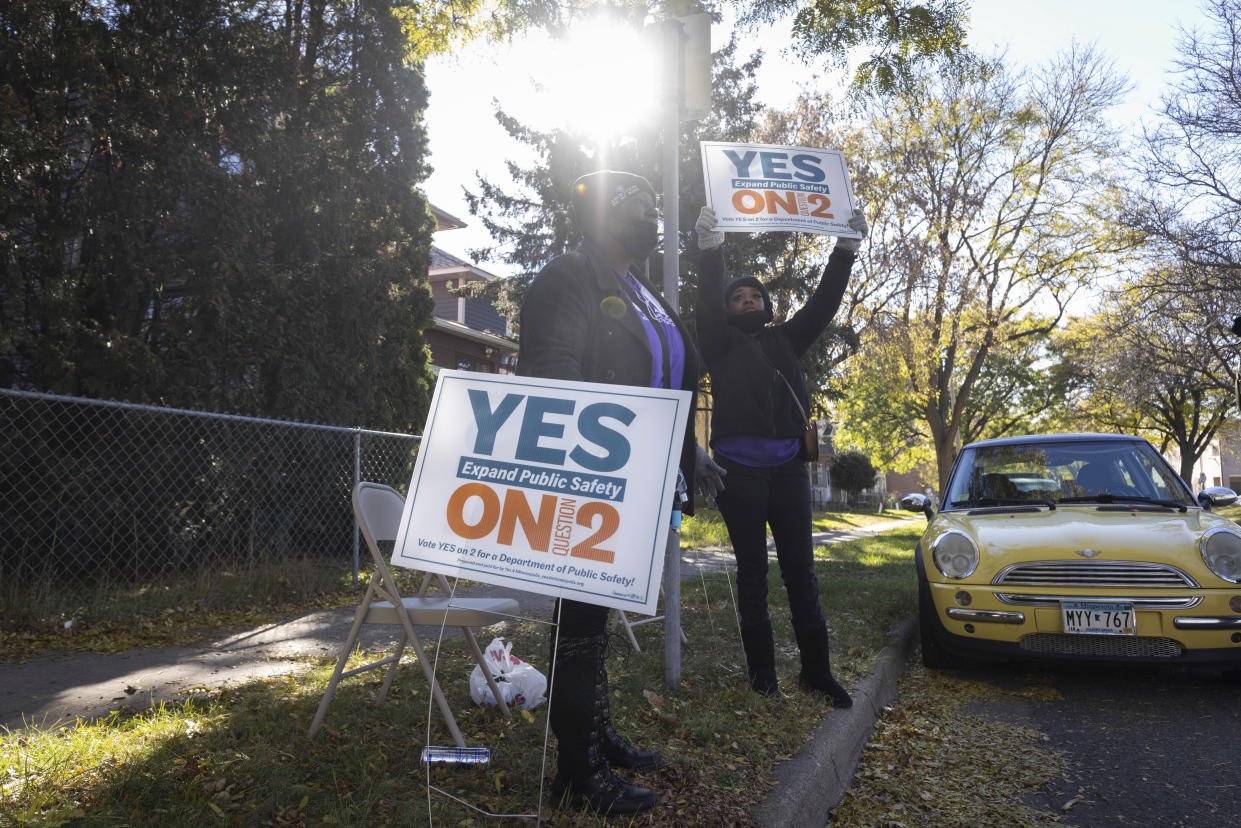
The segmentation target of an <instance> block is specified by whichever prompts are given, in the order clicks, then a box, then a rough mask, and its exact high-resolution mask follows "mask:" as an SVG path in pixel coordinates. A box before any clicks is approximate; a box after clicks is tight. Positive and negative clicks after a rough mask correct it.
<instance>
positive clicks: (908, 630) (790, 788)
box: [751, 618, 918, 828]
mask: <svg viewBox="0 0 1241 828" xmlns="http://www.w3.org/2000/svg"><path fill="white" fill-rule="evenodd" d="M917 629H918V624H917V621H916V620H915V619H914V618H907V619H905V620H904V621H902V622H901V623H900V624H898V625H896V627H895V628H893V631H892V639H891V643H889V644H888V646H886V647H884V648H883V650H882V652H880V653H879V656H878V658H877V659H876V661H875V671H874V672H873V673H871V675H870V676H868V677H867V678H866V679H865V680H864V681H863V682H862V683H861V685H859V686H858V687H857V689H856V690H854V692H853V707H851V708H848V709H847V710H835V711H832V712H830V713H828V714H827V715H826V716H824V717H823V719H822V721H820V722H819V724H818V726H817V727H816V728H815V729H814V732H812V733H811V734H810V739H809V740H808V741H807V743H806V746H805V747H804V748H802V750H801V752H799V753H798V754H797V755H796V756H794V757H793V758H792V759H789V760H788V761H786V762H784V763H783V764H781V765H780V766H779V768H777V770H776V786H775V788H773V789H772V791H771V793H770V794H768V796H767V798H766V799H765V800H763V801H762V802H760V803H758V804H757V805H755V806H754V807H753V808H752V809H751V813H752V814H753V815H754V818H755V819H757V820H758V822H759V824H760V825H763V826H764V828H784V826H791V825H795V826H806V825H827V818H828V812H829V811H830V810H831V809H832V808H833V807H835V806H836V805H837V804H839V802H840V800H841V799H843V798H844V795H845V792H846V791H847V790H848V789H849V783H850V782H851V781H853V774H854V773H855V772H856V771H857V766H858V761H859V759H861V756H862V748H864V747H865V746H866V741H867V739H869V738H870V733H871V730H872V729H873V728H874V726H875V719H876V718H877V716H878V714H879V711H881V710H882V709H883V708H884V707H886V706H888V705H889V704H891V703H892V701H893V699H895V698H896V693H897V680H898V679H899V678H900V677H901V674H903V673H904V672H905V665H906V663H907V662H908V660H909V656H910V654H911V653H912V652H913V650H914V640H915V633H916V632H917Z"/></svg>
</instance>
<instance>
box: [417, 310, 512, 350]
mask: <svg viewBox="0 0 1241 828" xmlns="http://www.w3.org/2000/svg"><path fill="white" fill-rule="evenodd" d="M432 327H434V328H435V330H437V331H443V332H444V333H449V334H453V335H454V336H459V337H461V338H463V339H469V340H472V341H474V342H481V343H482V344H484V345H490V346H491V347H493V348H498V349H500V350H501V351H504V352H505V353H509V354H515V353H517V343H516V342H514V341H513V340H511V339H509V338H508V337H506V336H499V335H497V334H493V333H489V332H488V331H479V330H475V329H474V328H471V327H469V326H468V325H462V324H461V323H460V322H454V321H452V320H451V319H444V318H443V317H442V316H437V317H435V322H434V324H433V326H432Z"/></svg>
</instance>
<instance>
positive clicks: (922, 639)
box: [918, 584, 961, 670]
mask: <svg viewBox="0 0 1241 828" xmlns="http://www.w3.org/2000/svg"><path fill="white" fill-rule="evenodd" d="M938 626H939V619H938V618H937V617H936V613H935V604H934V602H933V601H932V600H931V590H930V587H928V586H927V585H926V584H920V585H919V588H918V643H919V644H920V645H921V648H922V666H924V667H927V668H928V669H931V670H947V669H950V668H952V667H957V666H959V665H960V664H961V659H960V658H959V657H957V656H955V655H953V654H952V653H950V652H948V651H947V650H946V649H944V645H942V644H940V643H939V639H937V638H936V637H935V628H936V627H938Z"/></svg>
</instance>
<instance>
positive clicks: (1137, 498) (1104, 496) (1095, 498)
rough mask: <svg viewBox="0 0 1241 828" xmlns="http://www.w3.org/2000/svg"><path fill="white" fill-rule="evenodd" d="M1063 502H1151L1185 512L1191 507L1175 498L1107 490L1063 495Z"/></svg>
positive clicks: (1061, 500) (1061, 499)
mask: <svg viewBox="0 0 1241 828" xmlns="http://www.w3.org/2000/svg"><path fill="white" fill-rule="evenodd" d="M1060 502H1061V503H1149V504H1151V505H1152V506H1163V507H1165V508H1167V509H1176V510H1177V511H1178V512H1184V511H1187V510H1188V509H1189V507H1188V506H1186V505H1185V504H1184V503H1178V502H1177V501H1175V500H1164V499H1163V498H1158V497H1143V496H1142V495H1114V494H1108V493H1107V492H1100V493H1099V494H1097V495H1088V496H1086V497H1062V498H1060Z"/></svg>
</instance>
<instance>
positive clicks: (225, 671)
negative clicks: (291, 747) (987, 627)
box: [0, 519, 916, 826]
mask: <svg viewBox="0 0 1241 828" xmlns="http://www.w3.org/2000/svg"><path fill="white" fill-rule="evenodd" d="M908 524H909V520H908V519H897V520H894V521H892V522H887V523H881V524H876V525H873V526H869V527H863V528H858V529H849V530H835V531H831V532H822V533H818V534H816V535H815V536H814V542H815V545H816V546H822V545H830V544H832V543H838V542H842V541H845V540H851V539H854V538H857V537H863V536H866V535H872V534H877V533H880V532H884V531H887V530H889V529H893V528H896V527H898V526H902V525H908ZM772 558H773V560H774V551H773V552H772ZM733 565H734V564H733V558H732V552H731V550H730V548H729V547H709V548H700V549H690V550H683V551H682V554H681V577H682V578H683V579H684V578H691V577H692V578H698V577H701V575H702V574H703V573H711V572H727V571H729V570H730V569H731V568H732V567H733ZM460 594H462V595H497V594H504V595H509V596H511V597H514V598H516V599H517V600H518V602H519V603H520V605H521V613H522V615H523V616H526V617H531V618H540V619H544V620H545V619H547V618H550V617H551V613H552V599H551V598H549V597H547V596H544V595H536V594H533V593H526V592H515V591H513V590H501V589H500V588H497V587H490V586H488V585H478V586H471V587H469V588H466V589H462V590H461V592H460ZM353 615H354V611H353V609H351V608H347V609H339V610H324V611H319V612H309V613H306V614H304V615H300V616H297V617H294V618H289V619H287V620H285V621H281V622H279V623H275V624H267V625H264V626H261V627H256V628H254V629H248V630H241V631H234V632H229V633H223V634H221V635H219V636H217V637H213V638H211V639H210V640H207V641H204V642H203V643H202V644H201V645H199V646H195V647H161V648H157V649H144V650H127V651H125V652H121V653H116V654H111V655H101V654H98V653H81V652H50V653H45V654H42V655H39V656H35V657H32V658H28V659H24V660H22V661H15V662H3V663H0V728H3V729H5V730H7V731H9V732H19V731H22V730H25V729H27V728H31V727H37V728H50V727H58V726H64V725H70V724H72V723H73V722H75V721H76V720H78V719H83V720H92V719H97V718H100V717H104V716H107V715H108V714H109V713H111V712H112V711H114V710H120V709H124V708H129V709H134V710H141V709H145V708H146V707H148V706H153V705H158V704H160V703H165V702H170V703H171V702H178V701H182V700H184V699H185V698H187V697H189V696H191V695H193V694H196V693H206V692H211V691H214V690H218V689H220V688H222V687H225V686H228V685H239V684H244V683H247V682H250V681H254V680H257V679H263V678H268V677H271V676H277V675H286V674H290V673H294V672H298V671H300V670H304V669H306V660H307V659H309V658H321V657H323V656H332V655H334V654H335V653H336V652H337V648H338V647H339V646H340V644H341V642H343V641H344V640H345V638H346V636H347V635H348V632H349V627H350V625H351V624H352V622H353ZM915 629H916V628H915V627H914V625H913V624H912V623H911V622H910V623H906V624H903V625H901V626H900V627H898V628H897V629H895V630H893V632H892V636H893V638H892V641H893V643H892V645H890V646H889V647H888V648H887V649H886V650H885V651H884V652H883V654H882V655H881V656H880V658H879V659H878V662H877V668H876V671H875V673H874V674H872V675H871V676H870V677H868V678H867V679H866V680H864V681H863V682H862V683H861V685H860V686H858V687H855V688H850V690H851V692H852V694H853V697H854V702H855V703H854V706H853V707H852V708H851V709H849V710H836V711H832V712H830V713H829V714H828V715H827V716H826V717H825V718H824V720H823V721H822V722H821V723H820V725H819V726H818V729H817V730H816V731H815V732H814V734H813V736H812V738H811V741H810V743H809V744H808V745H807V746H806V748H805V749H804V750H803V751H802V753H800V754H799V755H798V756H795V757H794V758H793V759H792V760H790V761H788V762H786V763H784V765H783V766H782V767H781V768H780V770H779V771H778V779H779V782H778V784H777V786H776V788H775V790H774V792H773V793H772V795H771V796H770V797H769V798H768V800H767V801H766V802H764V803H762V804H761V805H760V806H759V807H758V808H756V810H755V816H756V818H758V819H759V821H760V822H762V823H763V824H764V825H770V826H777V825H798V826H803V825H823V824H826V820H827V811H828V809H829V808H831V807H832V806H833V805H835V804H836V802H838V801H839V800H840V797H841V796H843V795H844V791H845V790H846V789H847V787H848V783H849V781H850V780H851V779H852V777H853V772H854V770H855V769H856V766H857V759H858V756H860V754H861V750H862V747H863V745H864V744H865V742H866V739H867V738H868V736H869V734H870V730H871V727H872V726H873V724H874V719H875V715H876V713H877V711H879V710H881V709H882V708H883V707H884V706H885V705H887V704H889V703H890V702H891V700H892V698H894V697H895V691H896V680H897V678H899V676H900V674H901V673H902V672H903V671H904V666H905V660H906V658H907V657H908V653H909V650H910V648H911V647H912V642H913V640H914V635H913V631H914V630H915ZM439 632H440V630H439V628H438V627H434V628H419V634H420V635H423V634H424V633H425V636H426V637H427V638H428V639H432V640H434V639H435V638H436V637H437V636H438V635H439ZM453 632H454V631H452V630H445V635H451V634H453ZM399 634H400V630H399V627H385V626H381V625H375V624H368V625H365V626H364V627H363V631H362V646H363V647H365V648H371V647H380V646H383V645H389V646H394V645H395V644H396V642H397V640H398V639H399ZM457 634H459V633H457Z"/></svg>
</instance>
